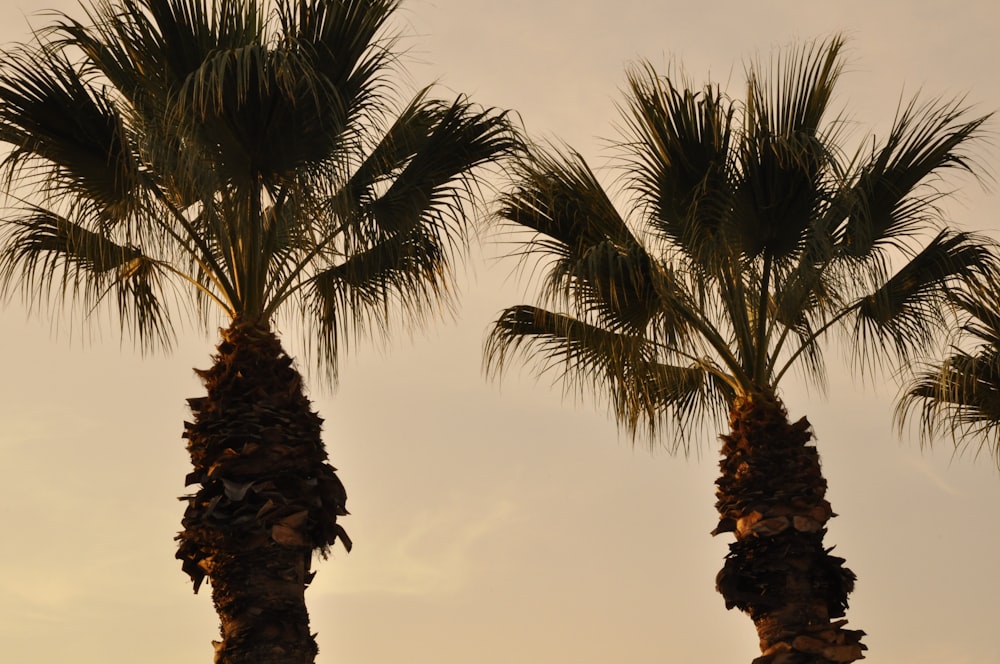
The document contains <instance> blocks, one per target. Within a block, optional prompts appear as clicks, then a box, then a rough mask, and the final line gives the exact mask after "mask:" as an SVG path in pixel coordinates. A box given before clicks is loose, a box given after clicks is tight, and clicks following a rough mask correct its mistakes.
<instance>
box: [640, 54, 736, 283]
mask: <svg viewBox="0 0 1000 664" xmlns="http://www.w3.org/2000/svg"><path fill="white" fill-rule="evenodd" d="M628 88H629V97H628V99H627V101H626V104H627V107H626V109H623V110H622V112H623V115H625V122H626V125H625V129H626V136H625V143H624V145H623V149H624V155H623V157H622V162H623V167H624V170H625V173H626V176H627V178H628V183H629V189H630V190H631V191H632V193H633V195H634V197H635V200H636V202H637V203H638V206H639V207H640V208H643V209H642V210H641V214H643V215H644V216H646V217H647V218H648V221H649V224H650V226H651V227H652V228H653V229H655V230H656V231H657V232H658V233H659V234H661V235H662V236H664V237H665V238H667V239H668V240H669V241H670V242H671V243H673V244H674V245H676V246H677V247H679V248H680V249H681V250H683V251H684V252H685V253H686V254H687V255H688V256H689V257H690V258H691V260H692V261H693V264H694V265H695V266H697V265H698V264H699V263H706V264H708V263H710V262H712V260H713V259H715V258H716V256H717V254H718V253H719V252H720V246H719V245H720V243H721V244H723V245H724V244H725V243H726V237H725V233H726V230H727V229H726V228H723V227H722V226H723V225H724V223H725V221H726V219H727V218H728V216H727V214H726V212H727V210H728V207H729V206H730V205H731V201H730V196H731V194H732V192H731V178H732V175H731V173H730V169H731V161H730V158H731V150H732V146H731V144H730V143H731V139H732V121H733V116H734V109H733V107H732V104H731V103H729V102H728V101H727V100H726V98H725V97H724V96H723V95H722V94H721V93H720V91H719V89H718V88H717V87H713V86H706V87H705V88H704V89H703V90H701V91H699V92H692V91H691V90H688V89H684V90H681V89H679V88H677V87H676V86H675V84H674V82H673V81H672V80H671V79H669V78H665V77H660V76H657V74H656V73H655V72H654V71H653V69H652V67H651V65H649V64H648V63H646V64H645V65H643V66H641V67H638V68H636V69H633V70H632V71H630V72H629V74H628Z"/></svg>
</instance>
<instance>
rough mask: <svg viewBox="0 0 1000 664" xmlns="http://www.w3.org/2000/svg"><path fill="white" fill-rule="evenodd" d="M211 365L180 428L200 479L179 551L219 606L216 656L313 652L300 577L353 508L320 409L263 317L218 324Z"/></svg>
mask: <svg viewBox="0 0 1000 664" xmlns="http://www.w3.org/2000/svg"><path fill="white" fill-rule="evenodd" d="M217 350H218V353H217V355H215V356H214V357H213V360H214V365H213V366H212V368H211V369H209V370H207V371H197V373H198V375H199V376H200V377H201V379H202V381H203V382H204V384H205V387H206V388H207V391H208V394H207V396H206V397H200V398H195V399H189V400H188V403H189V404H190V407H191V411H192V413H193V415H194V422H193V423H191V422H185V423H184V427H185V431H184V437H185V438H186V439H187V440H188V444H187V446H188V451H189V452H190V454H191V462H192V464H193V466H194V471H193V472H192V473H190V474H189V475H188V477H187V482H186V483H187V484H188V485H192V484H200V485H201V488H200V489H199V490H198V491H197V493H195V494H194V495H191V496H185V497H184V498H182V500H186V501H187V503H188V507H187V510H186V511H185V513H184V519H183V522H182V525H183V528H184V529H183V530H182V531H181V532H180V534H178V536H177V540H178V541H179V546H178V551H177V558H179V559H180V560H181V561H183V569H184V571H185V572H186V573H187V574H188V575H189V576H190V577H191V580H192V581H193V583H194V590H195V592H197V591H198V588H199V586H200V585H201V583H202V581H203V580H204V578H205V577H206V576H207V577H208V578H209V579H210V581H211V585H212V599H213V601H214V603H215V608H216V611H217V612H218V614H219V620H220V623H221V625H220V632H221V634H222V640H221V641H215V642H213V645H215V650H216V653H215V662H216V664H312V662H313V661H314V660H315V657H316V652H317V647H316V641H315V639H314V635H313V634H311V633H310V631H309V615H308V612H307V611H306V605H305V589H306V586H307V585H308V584H309V582H310V581H311V580H312V577H313V573H312V572H310V563H311V558H312V553H313V551H314V550H316V549H319V550H320V552H321V553H323V554H324V555H325V554H326V553H327V551H328V550H329V547H330V546H331V545H332V544H333V543H334V542H335V541H336V540H337V539H338V538H339V539H340V540H341V541H342V543H343V544H344V545H345V547H346V548H347V549H348V550H350V539H349V538H348V537H347V535H346V533H345V532H344V530H343V529H342V528H341V527H340V525H338V524H337V517H338V516H342V515H345V514H347V510H346V509H345V502H346V500H347V495H346V493H345V491H344V487H343V485H342V484H341V483H340V480H339V479H338V478H337V476H336V474H335V473H334V470H335V469H334V468H333V467H332V466H330V465H329V464H328V463H326V459H327V455H326V451H325V449H324V447H323V441H322V439H321V437H320V430H321V425H322V419H321V418H320V417H319V416H318V415H317V414H316V413H314V412H313V411H312V409H311V406H310V403H309V400H308V399H307V398H306V396H305V395H304V394H303V389H302V378H301V376H300V375H299V373H298V372H297V371H296V370H295V368H294V367H293V366H292V360H291V358H289V357H288V356H287V355H286V354H285V353H284V351H283V350H282V348H281V343H280V342H279V341H278V339H277V337H276V336H275V335H274V334H273V333H272V332H271V331H270V330H269V329H268V327H267V326H266V325H254V324H249V323H242V324H241V323H234V324H233V325H232V326H231V327H230V328H229V329H227V330H224V331H222V342H221V343H220V344H219V346H218V348H217Z"/></svg>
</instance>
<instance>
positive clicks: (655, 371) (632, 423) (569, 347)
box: [485, 305, 734, 445]
mask: <svg viewBox="0 0 1000 664" xmlns="http://www.w3.org/2000/svg"><path fill="white" fill-rule="evenodd" d="M659 353H660V349H659V348H658V347H657V345H656V344H654V343H651V342H648V341H645V340H643V339H642V338H640V337H637V336H636V335H634V334H628V333H617V332H613V331H611V330H606V329H604V328H601V327H599V326H596V325H591V324H588V323H586V322H584V321H581V320H579V319H576V318H574V317H572V316H567V315H565V314H559V313H554V312H551V311H547V310H545V309H541V308H539V307H534V306H530V305H520V306H516V307H510V308H508V309H506V310H504V311H503V312H502V313H501V314H500V317H499V318H498V319H497V321H496V322H495V323H494V326H493V328H492V330H491V333H490V336H489V338H488V340H487V342H486V351H485V362H486V365H485V366H486V371H487V374H488V375H494V376H495V375H498V374H500V373H501V372H502V371H503V370H504V367H505V366H506V364H507V363H508V362H510V361H511V359H513V358H515V357H516V356H518V355H522V356H524V357H530V358H532V359H534V360H535V361H536V362H537V363H538V367H539V373H540V374H543V375H544V374H550V373H554V374H555V376H554V378H555V380H557V381H559V382H561V383H562V384H563V387H564V388H566V389H567V390H571V391H572V390H579V391H581V392H583V391H587V390H590V389H593V388H594V387H597V388H598V389H597V392H596V393H597V394H598V395H599V397H607V398H608V400H609V405H610V407H611V410H612V413H613V414H614V415H615V417H616V419H617V420H618V422H619V423H620V424H621V425H622V426H623V428H624V429H625V430H626V432H627V433H629V434H630V435H632V436H635V435H636V434H637V433H638V432H639V431H640V430H642V431H644V432H645V433H649V434H652V433H653V432H654V431H655V430H656V429H658V428H660V427H662V426H664V425H665V424H668V423H669V422H673V423H675V424H676V425H677V432H678V434H679V435H678V437H677V438H676V440H675V441H673V442H674V443H676V444H677V445H681V444H686V442H687V438H686V434H687V433H688V432H690V431H691V429H692V428H697V426H698V425H699V424H700V423H702V422H704V421H705V420H706V418H711V417H716V416H721V415H722V414H723V413H725V411H726V409H727V408H728V406H729V404H730V403H731V400H732V397H733V394H734V392H733V390H732V387H731V386H730V385H729V384H728V383H727V382H726V381H725V380H724V379H722V378H721V375H720V373H719V372H718V370H717V368H715V367H712V366H711V365H707V364H703V363H700V362H697V361H691V362H689V363H688V364H687V365H674V364H667V363H665V362H663V361H661V360H662V359H663V358H661V357H660V355H659ZM651 440H652V437H651Z"/></svg>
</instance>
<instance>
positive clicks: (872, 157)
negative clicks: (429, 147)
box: [486, 36, 993, 434]
mask: <svg viewBox="0 0 1000 664" xmlns="http://www.w3.org/2000/svg"><path fill="white" fill-rule="evenodd" d="M843 47H844V40H843V39H842V38H841V37H839V36H838V37H833V38H832V39H829V40H826V41H818V42H812V43H808V44H804V45H802V46H800V47H797V48H795V49H792V50H790V51H789V52H787V53H784V54H782V55H781V56H780V57H777V58H775V59H774V60H772V62H771V63H770V64H769V65H765V64H764V63H762V62H760V61H758V62H754V63H751V64H750V65H749V67H748V70H747V84H746V94H745V96H744V97H743V98H742V99H734V98H732V97H730V96H728V95H727V94H725V93H723V92H722V91H721V89H720V88H719V86H718V85H715V84H708V85H705V86H703V87H701V88H692V87H691V86H689V85H686V84H684V83H679V82H677V81H676V80H675V78H672V77H670V76H661V75H659V74H657V72H656V71H655V70H654V69H653V68H652V66H650V65H649V64H645V63H642V64H639V65H638V66H636V67H633V68H632V69H631V70H630V71H629V73H628V76H627V91H626V98H625V102H624V103H623V104H622V106H621V113H622V116H623V123H622V135H621V137H620V138H619V139H618V140H616V141H615V142H614V147H615V148H616V149H617V151H618V152H617V154H618V159H617V162H616V166H617V168H616V172H617V174H618V175H619V177H620V179H619V182H620V183H621V185H622V188H623V192H622V193H623V195H622V197H621V198H622V201H624V207H623V208H622V209H624V212H620V211H619V209H620V208H619V207H618V205H616V202H615V200H613V198H612V196H611V195H610V194H608V193H607V192H606V190H605V188H604V187H603V186H602V184H601V182H600V180H599V178H598V177H597V175H596V174H595V173H594V171H593V170H591V168H590V167H589V166H588V165H587V163H586V162H585V160H584V159H583V157H582V156H581V155H579V154H578V153H576V152H574V151H572V150H571V149H568V148H553V147H545V146H535V147H534V148H533V149H532V152H531V154H530V155H528V156H527V157H525V158H524V159H521V160H520V161H519V162H518V164H517V165H516V167H515V169H514V176H513V182H512V185H511V187H510V188H509V189H508V191H507V192H506V193H505V194H504V195H503V196H502V198H501V200H500V205H499V207H498V211H497V216H498V217H499V218H500V219H501V220H502V222H503V223H504V224H506V225H507V226H508V227H509V228H512V229H513V230H514V232H527V233H528V235H527V240H528V241H527V244H526V245H524V248H523V249H521V250H519V251H518V253H519V255H520V256H521V258H522V260H533V259H540V260H542V261H543V263H542V270H541V272H543V273H544V278H543V284H542V293H541V295H542V297H541V302H540V305H538V306H536V305H521V306H518V307H511V308H509V309H507V310H505V311H504V312H503V313H502V314H501V316H500V318H499V319H498V321H497V322H496V324H495V327H494V328H493V331H492V333H491V335H490V337H489V339H488V341H487V348H486V362H487V370H488V371H489V372H492V373H497V372H500V371H502V369H503V367H504V366H505V365H506V363H507V362H508V359H509V358H510V357H511V355H512V354H517V352H518V351H521V353H522V355H523V356H525V357H529V358H535V359H537V360H539V362H540V364H539V367H540V369H541V370H542V371H545V370H556V371H558V372H559V374H558V375H559V376H560V377H561V378H564V379H567V380H568V381H569V383H568V384H570V385H576V386H578V387H580V388H581V389H590V388H591V387H593V388H595V389H596V390H597V392H598V393H599V394H610V395H611V397H610V401H611V407H612V410H613V411H614V412H615V414H616V416H617V418H618V421H619V422H620V423H621V424H622V425H623V426H624V427H625V428H626V430H627V431H628V432H630V433H632V434H635V433H636V432H637V430H638V429H639V428H640V425H642V426H643V427H644V428H646V429H647V430H648V431H650V432H653V431H654V430H656V429H658V428H660V427H661V426H664V425H668V424H671V423H672V424H676V425H679V429H678V431H681V432H685V431H687V429H688V428H690V426H691V425H692V423H694V422H702V423H704V421H705V416H708V415H711V416H712V417H717V416H721V415H722V414H723V413H724V412H725V411H726V410H728V408H729V407H730V406H731V405H732V403H733V400H734V399H735V398H737V397H739V396H741V395H742V396H744V397H752V396H753V395H757V394H759V395H767V394H771V393H773V391H774V390H775V389H776V388H777V387H778V385H779V383H780V381H781V380H782V379H783V378H784V376H785V375H786V374H787V373H788V372H789V370H791V369H792V368H798V369H800V370H802V371H803V372H804V373H805V374H806V375H807V376H808V377H809V378H810V379H811V380H813V381H815V382H818V383H820V384H822V383H823V376H824V369H825V363H824V359H823V355H822V352H821V351H822V348H821V343H820V342H821V341H822V340H823V339H824V338H825V337H826V336H827V333H828V332H829V331H831V330H832V329H833V328H840V329H842V330H846V332H847V334H848V335H850V337H851V338H852V339H854V340H856V344H855V346H854V347H855V351H856V353H857V357H858V359H859V360H861V364H862V365H865V364H878V363H880V362H882V361H885V362H888V363H890V364H898V362H897V361H898V360H901V359H906V358H911V357H913V356H914V355H915V354H918V353H919V352H920V351H922V349H923V348H924V347H925V344H926V343H928V341H929V340H930V339H931V338H933V337H934V336H935V335H936V334H938V333H939V332H940V331H941V329H942V327H941V326H942V323H943V322H944V321H943V317H942V305H944V304H946V293H947V291H948V289H949V288H950V287H951V286H952V285H954V284H956V283H958V282H960V281H962V280H966V279H972V278H974V277H975V276H977V275H981V274H985V273H988V272H989V271H991V270H992V269H993V255H992V254H991V253H990V251H989V250H988V249H987V244H988V243H986V242H985V241H984V240H983V239H982V238H979V237H976V236H974V235H971V234H968V233H963V232H957V231H954V230H951V229H950V228H949V227H947V226H946V224H945V223H944V220H943V219H942V218H941V217H940V214H939V212H940V210H939V207H938V205H937V203H938V202H939V200H940V198H941V197H942V196H944V195H945V193H946V192H944V191H943V190H942V189H941V188H940V183H939V180H940V178H941V177H943V176H944V175H945V173H946V172H947V171H949V170H962V171H972V172H974V171H975V163H974V161H973V160H972V157H971V153H970V150H971V147H972V145H973V144H974V142H975V140H977V139H978V137H979V136H980V135H981V134H982V132H983V124H984V123H985V122H986V120H987V117H988V116H982V117H975V116H971V115H970V110H969V109H968V108H966V107H965V106H964V105H963V104H962V103H961V102H960V101H943V100H934V101H930V102H923V101H920V100H916V99H915V100H913V101H912V102H910V103H907V104H904V105H902V106H901V108H900V110H899V112H898V113H897V116H896V118H895V121H894V123H893V125H892V127H891V129H890V130H889V133H888V136H887V137H886V138H885V139H883V140H882V141H881V142H874V143H873V141H872V140H865V141H862V143H861V145H860V147H859V148H858V149H857V150H856V151H854V152H853V153H852V152H849V151H846V150H845V147H844V145H843V142H844V138H845V132H844V131H843V128H844V122H843V120H842V117H841V116H840V115H839V114H834V113H833V112H832V110H831V104H832V100H833V99H834V92H835V89H836V84H837V82H838V80H839V78H840V76H841V74H842V72H843V57H842V51H843ZM869 368H872V367H869Z"/></svg>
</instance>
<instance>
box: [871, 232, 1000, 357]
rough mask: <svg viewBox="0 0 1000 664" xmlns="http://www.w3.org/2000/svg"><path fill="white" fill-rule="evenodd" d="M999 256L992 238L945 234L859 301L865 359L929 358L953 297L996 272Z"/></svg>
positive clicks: (966, 234)
mask: <svg viewBox="0 0 1000 664" xmlns="http://www.w3.org/2000/svg"><path fill="white" fill-rule="evenodd" d="M996 269H997V256H996V253H995V249H994V248H993V247H992V244H991V243H990V241H989V240H987V239H986V238H983V237H979V236H976V235H972V234H969V233H955V232H950V231H941V232H940V233H939V234H938V235H937V236H936V237H934V239H933V240H931V241H930V242H929V243H928V244H927V246H925V247H924V248H923V249H922V250H921V251H920V252H919V253H917V254H916V255H914V256H913V257H912V258H911V259H910V260H908V261H907V262H906V263H905V264H904V265H903V266H902V267H900V268H899V269H898V270H897V271H896V273H895V274H893V275H892V276H891V277H889V278H888V279H887V280H885V282H884V283H883V284H882V285H881V286H879V287H878V288H877V289H876V290H875V291H874V292H872V293H870V294H869V295H867V296H865V297H863V298H862V299H860V300H858V301H857V302H856V303H855V305H854V306H853V310H854V312H855V313H856V317H855V323H854V330H855V331H854V336H855V339H857V340H858V342H859V343H858V344H857V345H856V349H857V350H858V351H859V352H862V353H864V352H871V353H873V355H872V357H870V358H865V356H863V355H862V356H861V359H862V360H866V361H867V360H868V359H875V358H881V359H882V360H884V359H886V358H887V356H888V354H890V353H891V354H892V355H893V356H895V357H896V358H898V359H899V360H903V361H905V360H907V359H909V358H912V357H914V356H916V355H921V354H925V353H926V352H927V349H928V348H929V346H930V345H931V343H932V342H933V339H934V337H935V335H937V334H939V331H940V330H941V329H942V327H943V326H944V325H945V324H946V315H947V309H948V306H949V298H948V293H949V291H950V290H951V289H954V288H957V287H958V286H960V285H961V284H962V283H975V282H977V281H980V280H982V279H986V278H988V277H989V276H990V275H991V274H995V273H996Z"/></svg>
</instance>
